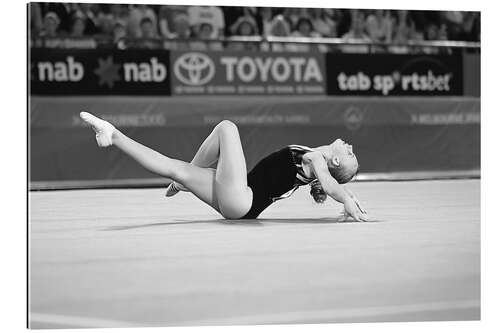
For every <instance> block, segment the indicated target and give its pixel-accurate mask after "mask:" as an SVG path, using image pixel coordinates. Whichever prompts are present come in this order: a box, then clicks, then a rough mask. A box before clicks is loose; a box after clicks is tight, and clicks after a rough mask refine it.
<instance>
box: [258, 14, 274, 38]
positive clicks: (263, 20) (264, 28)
mask: <svg viewBox="0 0 500 333" xmlns="http://www.w3.org/2000/svg"><path fill="white" fill-rule="evenodd" d="M257 13H258V17H259V26H260V31H261V34H262V36H264V37H267V36H269V35H270V33H271V26H272V21H273V9H272V8H271V7H260V8H259V10H258V11H257Z"/></svg>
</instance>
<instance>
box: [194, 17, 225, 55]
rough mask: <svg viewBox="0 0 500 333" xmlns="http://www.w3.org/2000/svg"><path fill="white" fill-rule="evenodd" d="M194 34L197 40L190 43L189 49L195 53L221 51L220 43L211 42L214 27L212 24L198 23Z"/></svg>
mask: <svg viewBox="0 0 500 333" xmlns="http://www.w3.org/2000/svg"><path fill="white" fill-rule="evenodd" d="M196 32H197V34H196V35H195V37H196V38H197V39H199V40H198V41H193V42H191V43H190V46H191V49H193V50H197V51H206V50H212V51H219V50H222V49H223V47H222V44H221V43H220V42H216V41H211V40H213V39H214V38H213V35H214V33H213V32H214V26H213V25H212V24H210V23H208V22H203V23H200V24H199V25H198V29H197V30H196Z"/></svg>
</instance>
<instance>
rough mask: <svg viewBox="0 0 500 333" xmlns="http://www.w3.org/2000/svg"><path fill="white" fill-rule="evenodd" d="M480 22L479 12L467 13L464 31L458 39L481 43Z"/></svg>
mask: <svg viewBox="0 0 500 333" xmlns="http://www.w3.org/2000/svg"><path fill="white" fill-rule="evenodd" d="M479 22H480V18H479V12H465V14H464V21H463V25H462V31H461V33H460V35H459V36H458V37H457V39H458V40H465V41H479V40H480V38H479V28H480V23H479Z"/></svg>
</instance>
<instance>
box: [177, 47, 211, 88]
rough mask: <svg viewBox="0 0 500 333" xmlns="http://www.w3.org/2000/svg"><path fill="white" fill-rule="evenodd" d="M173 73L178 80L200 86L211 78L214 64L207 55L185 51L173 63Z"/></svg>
mask: <svg viewBox="0 0 500 333" xmlns="http://www.w3.org/2000/svg"><path fill="white" fill-rule="evenodd" d="M174 73H175V76H176V77H177V79H178V80H179V81H181V82H182V83H184V84H187V85H190V86H201V85H203V84H206V83H208V82H210V80H212V78H213V77H214V75H215V65H214V62H213V61H212V59H210V57H209V56H207V55H205V54H203V53H199V52H189V53H185V54H183V55H182V56H180V57H179V58H177V60H176V61H175V63H174Z"/></svg>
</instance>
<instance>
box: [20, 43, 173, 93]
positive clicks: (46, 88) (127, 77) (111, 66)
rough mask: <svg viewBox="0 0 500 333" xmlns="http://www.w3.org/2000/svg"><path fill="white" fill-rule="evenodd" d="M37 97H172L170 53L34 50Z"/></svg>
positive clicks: (33, 77)
mask: <svg viewBox="0 0 500 333" xmlns="http://www.w3.org/2000/svg"><path fill="white" fill-rule="evenodd" d="M30 60H31V61H30V62H31V68H30V71H31V72H30V79H31V85H30V86H31V94H33V95H170V77H169V76H170V73H169V71H168V68H169V51H166V50H126V51H125V50H99V49H95V50H79V49H37V48H33V49H31V59H30Z"/></svg>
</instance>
